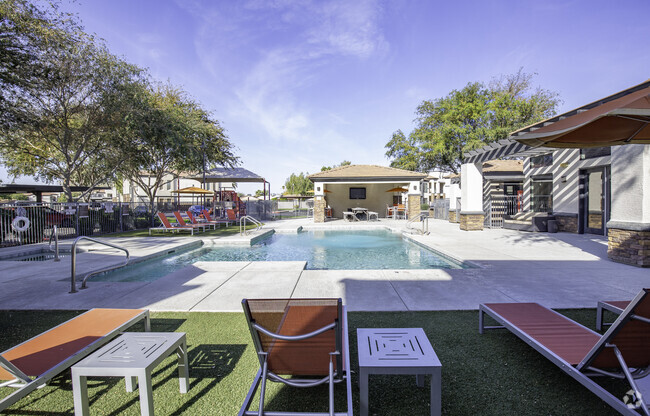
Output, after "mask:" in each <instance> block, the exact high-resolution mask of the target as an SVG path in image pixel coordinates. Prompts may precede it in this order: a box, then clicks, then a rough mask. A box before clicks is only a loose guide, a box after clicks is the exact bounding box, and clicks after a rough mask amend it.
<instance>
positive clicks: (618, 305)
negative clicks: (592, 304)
mask: <svg viewBox="0 0 650 416" xmlns="http://www.w3.org/2000/svg"><path fill="white" fill-rule="evenodd" d="M629 304H630V301H629V300H601V301H599V302H598V306H597V308H596V331H602V330H603V327H604V326H610V325H611V324H612V323H611V322H604V320H603V319H604V315H605V311H606V310H607V311H610V312H612V313H615V314H616V315H620V314H621V313H623V311H624V310H625V308H627V305H629Z"/></svg>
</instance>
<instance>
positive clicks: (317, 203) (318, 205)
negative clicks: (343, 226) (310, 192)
mask: <svg viewBox="0 0 650 416" xmlns="http://www.w3.org/2000/svg"><path fill="white" fill-rule="evenodd" d="M325 205H326V203H325V198H323V197H322V196H321V197H316V198H314V222H325Z"/></svg>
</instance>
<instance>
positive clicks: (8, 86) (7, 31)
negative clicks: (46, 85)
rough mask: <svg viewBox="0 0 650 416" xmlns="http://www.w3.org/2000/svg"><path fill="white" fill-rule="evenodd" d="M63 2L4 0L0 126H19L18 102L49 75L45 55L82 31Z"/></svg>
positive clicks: (0, 38)
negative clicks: (61, 5)
mask: <svg viewBox="0 0 650 416" xmlns="http://www.w3.org/2000/svg"><path fill="white" fill-rule="evenodd" d="M58 6H59V2H58V1H56V0H54V1H51V2H49V3H41V4H40V5H38V6H37V5H35V4H33V2H30V1H28V0H2V1H0V126H1V127H4V128H12V127H15V124H14V123H16V122H17V121H18V120H17V116H19V114H16V105H17V104H19V103H20V100H21V98H22V97H23V96H24V91H25V90H27V89H31V88H34V87H35V86H36V85H38V81H39V80H40V78H42V77H46V76H47V75H48V73H47V72H48V67H47V65H44V64H43V62H42V61H43V58H44V56H45V55H47V54H48V53H49V51H50V48H51V47H52V46H53V45H56V44H63V43H73V42H75V41H76V38H77V36H78V34H79V33H80V32H81V30H80V28H79V24H78V21H77V20H76V19H75V18H74V16H73V15H71V14H69V13H63V12H60V11H59V10H58Z"/></svg>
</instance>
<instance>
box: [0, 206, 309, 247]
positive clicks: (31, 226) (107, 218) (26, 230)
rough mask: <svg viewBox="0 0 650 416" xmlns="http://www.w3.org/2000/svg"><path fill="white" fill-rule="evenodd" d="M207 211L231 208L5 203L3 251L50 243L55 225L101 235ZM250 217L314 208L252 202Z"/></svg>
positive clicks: (62, 233)
mask: <svg viewBox="0 0 650 416" xmlns="http://www.w3.org/2000/svg"><path fill="white" fill-rule="evenodd" d="M202 208H207V209H212V210H213V216H214V217H217V218H219V217H224V218H225V217H226V216H227V215H226V210H227V209H229V208H230V207H229V206H227V205H224V206H216V207H203V206H200V205H190V204H178V203H176V202H156V203H155V204H154V205H153V209H152V207H151V205H150V204H149V203H147V202H146V201H140V202H110V201H107V202H90V203H82V202H74V203H46V202H43V203H41V202H17V203H7V204H0V247H10V246H18V245H24V244H34V243H42V242H47V241H49V239H50V238H51V236H52V232H53V229H54V226H56V228H57V235H58V237H59V238H60V239H66V238H75V237H78V236H82V235H85V236H99V235H104V234H111V233H117V232H123V231H130V230H138V229H147V228H149V227H153V226H158V225H160V221H159V220H158V218H157V217H156V214H157V213H158V212H163V213H165V215H167V216H169V217H171V216H172V215H173V214H172V213H173V212H174V211H180V212H181V213H185V212H186V211H188V210H192V211H194V213H195V214H197V215H198V214H199V213H200V212H201V209H202ZM246 215H250V216H252V217H254V218H255V219H257V220H259V221H264V222H268V221H274V220H279V219H288V218H305V217H309V216H312V215H313V208H312V207H309V206H308V204H304V203H303V204H296V205H291V204H286V203H285V204H283V203H282V202H280V204H278V201H274V200H272V201H269V200H259V201H249V202H246Z"/></svg>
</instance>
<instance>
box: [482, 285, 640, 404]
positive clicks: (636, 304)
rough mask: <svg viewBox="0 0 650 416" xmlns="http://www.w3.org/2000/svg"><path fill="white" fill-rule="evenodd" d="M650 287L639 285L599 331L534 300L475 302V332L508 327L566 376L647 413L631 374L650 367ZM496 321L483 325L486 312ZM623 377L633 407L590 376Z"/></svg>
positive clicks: (613, 401)
mask: <svg viewBox="0 0 650 416" xmlns="http://www.w3.org/2000/svg"><path fill="white" fill-rule="evenodd" d="M649 294H650V289H643V290H642V291H641V292H640V293H639V294H638V295H637V296H636V297H635V298H634V300H632V301H631V302H630V303H629V304H628V305H627V307H626V308H625V310H624V311H623V313H621V315H619V317H618V319H616V322H614V323H613V324H612V326H610V328H609V330H607V332H606V333H605V334H604V335H602V336H601V335H600V334H598V333H597V332H594V331H592V330H590V329H588V328H586V327H584V326H582V325H580V324H578V323H576V322H574V321H572V320H570V319H568V318H566V317H564V316H562V315H560V314H559V313H557V312H555V311H553V310H551V309H548V308H545V307H543V306H541V305H539V304H537V303H491V304H483V305H480V307H479V333H481V334H482V333H483V331H484V330H486V329H496V328H506V329H508V330H510V331H511V332H512V333H514V334H515V335H517V336H518V337H519V338H521V339H522V340H523V341H525V342H526V343H527V344H528V345H530V346H531V347H533V348H534V349H535V350H537V352H539V353H541V354H542V355H543V356H545V357H546V358H548V359H549V360H551V362H553V363H554V364H555V365H557V366H558V367H560V369H562V370H563V371H564V372H566V373H567V374H568V375H569V376H571V377H573V378H574V379H575V380H576V381H578V382H579V383H580V384H582V385H583V386H585V387H586V388H588V389H589V390H591V392H592V393H594V394H596V395H597V396H598V397H600V398H601V399H602V400H603V401H605V402H606V403H607V404H609V405H610V406H612V407H613V408H614V409H615V410H617V411H618V412H619V413H621V414H624V415H638V413H637V412H636V411H635V410H633V408H634V407H635V406H638V408H639V409H640V411H641V412H643V413H642V414H645V415H650V410H649V409H648V407H647V405H646V403H645V401H644V398H643V397H642V396H641V394H640V392H639V388H638V387H637V385H636V382H635V379H638V378H641V377H645V376H647V375H648V373H649V372H650V371H649V370H650V296H649ZM485 314H487V315H489V316H490V317H492V318H493V319H494V320H496V321H497V322H498V323H499V324H500V326H485V325H484V315H485ZM597 376H610V377H614V378H619V379H625V380H627V382H628V383H629V385H630V388H631V389H632V391H633V392H634V397H633V398H632V399H629V401H631V404H632V408H630V407H629V406H628V404H627V403H624V402H623V401H621V399H619V398H618V397H616V396H614V395H613V394H611V393H610V392H608V391H607V390H605V389H604V388H603V387H601V386H600V385H599V384H597V383H596V382H594V381H593V380H592V379H591V377H597Z"/></svg>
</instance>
